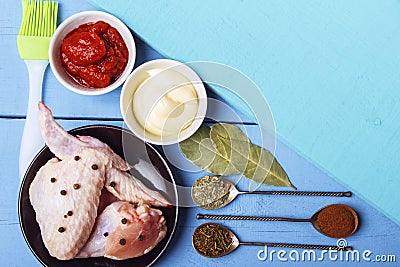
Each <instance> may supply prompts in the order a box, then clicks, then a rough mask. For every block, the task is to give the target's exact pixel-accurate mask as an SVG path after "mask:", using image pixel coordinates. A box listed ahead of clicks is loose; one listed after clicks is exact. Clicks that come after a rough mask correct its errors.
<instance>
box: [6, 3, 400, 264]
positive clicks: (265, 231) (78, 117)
mask: <svg viewBox="0 0 400 267" xmlns="http://www.w3.org/2000/svg"><path fill="white" fill-rule="evenodd" d="M1 3H2V4H3V6H4V8H5V11H4V13H3V14H10V15H9V16H3V17H2V19H1V20H0V40H1V44H2V48H3V49H4V50H6V51H9V53H0V84H1V85H2V86H1V87H0V129H1V131H0V151H1V152H2V153H0V170H1V172H0V180H1V182H2V184H3V190H2V193H1V194H0V203H1V204H0V262H1V264H0V266H21V267H25V266H39V265H40V264H39V263H38V261H37V260H36V259H35V258H34V256H33V255H32V253H31V252H30V251H29V248H28V246H27V245H26V243H25V241H24V239H23V237H22V234H21V231H20V227H19V224H18V213H17V204H18V191H19V177H18V152H19V142H20V138H21V135H22V129H23V124H24V116H25V112H26V103H27V95H26V93H27V86H28V77H27V73H26V67H25V65H24V64H23V62H22V61H21V60H20V59H19V57H18V53H17V51H16V35H17V32H18V28H19V23H20V22H19V20H20V13H21V10H20V3H19V1H2V2H1ZM60 9H61V14H60V19H61V20H62V19H64V18H66V17H67V16H69V15H71V14H73V13H76V12H78V11H81V10H90V9H95V8H94V7H92V6H91V5H89V4H88V3H86V2H82V1H78V0H69V1H67V0H65V1H60ZM11 14H12V15H11ZM135 40H136V41H137V44H138V55H139V59H138V61H140V62H145V61H148V60H151V59H153V58H159V57H161V56H160V54H159V53H157V52H156V51H154V50H152V49H151V48H150V47H149V46H147V45H146V44H145V43H143V42H140V40H139V39H138V38H136V39H135ZM119 92H120V90H117V91H115V92H114V93H111V94H108V95H105V96H103V97H93V98H91V97H84V96H80V95H75V94H72V93H70V92H69V91H67V90H66V89H64V88H63V87H62V86H61V85H60V84H59V83H58V82H57V81H56V80H55V78H54V76H53V74H52V73H51V70H50V69H48V70H47V73H46V80H45V82H44V94H45V101H46V103H47V104H48V105H49V106H50V107H51V108H52V109H53V110H54V112H55V114H56V116H57V117H59V118H63V119H59V120H58V121H59V122H60V124H61V125H62V126H63V127H65V128H66V129H72V128H75V127H78V126H83V125H88V124H111V125H117V126H123V123H122V121H121V119H120V118H121V116H120V114H119V104H118V103H119V99H118V97H119ZM221 113H222V112H221V110H219V109H216V110H215V114H214V115H215V116H217V117H219V118H221V119H223V120H229V116H228V115H227V114H221ZM107 118H108V120H107ZM110 119H111V120H110ZM245 129H246V130H247V131H248V134H249V136H250V138H251V139H252V140H253V141H254V142H256V143H257V142H259V141H260V140H258V139H257V138H256V136H257V131H258V126H257V125H247V126H245ZM276 156H277V158H278V160H279V161H280V163H281V164H282V166H283V167H284V168H285V169H286V171H287V173H288V174H289V176H290V178H291V181H292V182H293V183H294V184H295V185H296V186H297V187H298V188H299V189H300V190H317V189H318V190H337V191H342V190H346V188H344V187H343V186H342V185H340V184H339V183H337V182H336V181H335V180H334V179H332V178H331V177H329V176H328V175H326V174H325V173H324V172H322V171H321V170H319V169H318V168H317V167H315V166H314V165H313V164H310V163H309V162H308V161H307V160H305V159H304V158H303V157H301V156H299V155H298V154H297V153H295V152H294V151H293V150H292V149H290V148H288V147H287V146H286V145H284V144H282V143H281V142H278V143H277V149H276ZM172 171H173V173H174V176H175V178H176V180H177V182H178V184H180V185H182V186H190V185H192V183H193V182H194V181H195V180H196V178H198V177H199V176H201V175H202V174H203V173H189V172H182V171H180V170H178V169H176V168H172ZM238 187H239V189H240V190H246V189H247V187H248V180H246V179H242V180H240V182H239V183H238ZM260 189H264V190H270V189H274V188H271V187H267V186H263V187H261V188H260ZM332 203H345V204H349V205H351V206H352V207H354V208H355V209H356V210H357V211H358V212H359V215H360V219H361V225H360V229H359V231H357V232H356V234H355V235H353V236H351V237H349V238H347V241H348V244H349V245H351V246H353V247H354V248H355V249H358V250H359V251H361V252H362V251H364V250H366V249H369V250H371V251H372V252H373V254H372V256H371V258H372V257H374V256H375V255H378V254H381V255H387V254H394V255H397V262H398V261H399V260H400V259H399V257H400V248H399V244H400V237H399V236H400V227H399V226H398V225H397V224H395V223H393V222H392V221H390V220H389V219H388V218H386V217H385V216H384V215H383V214H382V213H380V212H378V211H377V210H376V209H374V208H373V207H371V206H370V205H369V204H367V203H366V202H364V201H363V200H362V199H360V198H359V197H358V196H357V195H356V196H354V197H352V198H350V199H336V198H314V197H313V198H298V197H269V196H240V197H238V198H237V199H236V200H235V202H233V203H232V204H230V205H228V206H227V207H225V208H223V209H221V210H218V211H215V212H212V213H215V214H237V215H264V216H265V215H267V216H288V217H299V218H303V217H304V218H307V217H310V216H311V215H312V214H313V213H314V212H315V211H316V210H318V209H319V208H321V207H323V206H325V205H329V204H332ZM197 213H205V212H204V210H202V209H200V208H182V209H181V214H180V219H179V222H178V228H177V231H176V234H175V236H174V238H173V240H172V243H171V245H170V246H169V248H168V249H167V250H166V252H165V254H164V255H163V257H161V258H160V259H159V261H157V263H156V264H155V265H156V266H243V265H255V266H263V265H269V266H287V263H285V262H280V261H279V260H277V258H276V255H275V258H274V260H273V261H272V262H271V261H270V259H267V260H266V261H265V262H262V261H259V260H258V259H257V252H258V251H259V249H260V248H258V247H244V246H242V247H239V248H238V250H237V251H235V252H234V253H232V254H231V255H229V256H226V257H223V258H220V259H208V258H204V257H201V256H199V255H198V254H197V253H196V252H195V251H194V250H193V248H192V246H191V235H192V233H193V231H194V229H195V228H196V227H197V226H198V225H200V224H201V223H203V222H205V221H197V220H196V219H195V215H196V214H197ZM222 224H224V225H226V226H228V227H230V228H231V229H232V230H233V231H234V232H235V233H236V234H237V235H238V236H239V238H240V239H241V240H242V241H269V242H294V243H315V244H333V245H334V244H335V243H336V240H335V239H332V238H327V237H325V236H322V235H320V234H319V233H317V232H316V231H315V230H314V229H313V228H312V226H311V225H310V224H293V223H286V222H245V221H226V222H222ZM286 251H287V252H289V250H286ZM300 252H301V251H300ZM366 264H367V263H366V262H362V261H361V262H354V263H346V266H347V265H349V266H365V265H366ZM291 265H296V266H344V265H345V263H341V262H340V260H336V262H332V261H330V260H329V259H328V258H325V260H324V261H323V262H311V263H310V262H291ZM371 265H378V264H377V263H375V264H371ZM382 265H383V266H398V264H396V263H385V264H382Z"/></svg>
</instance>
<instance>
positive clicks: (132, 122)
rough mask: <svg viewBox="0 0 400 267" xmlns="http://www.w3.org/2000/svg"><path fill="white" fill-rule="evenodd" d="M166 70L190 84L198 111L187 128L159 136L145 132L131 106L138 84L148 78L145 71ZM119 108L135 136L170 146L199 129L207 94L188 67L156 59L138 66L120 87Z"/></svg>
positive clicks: (205, 106) (175, 62) (204, 111)
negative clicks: (184, 78) (193, 89)
mask: <svg viewBox="0 0 400 267" xmlns="http://www.w3.org/2000/svg"><path fill="white" fill-rule="evenodd" d="M168 68H171V69H172V70H174V71H177V72H179V73H180V74H182V75H183V76H185V77H186V78H187V79H188V80H189V81H190V82H191V83H192V85H193V87H194V88H195V90H196V93H197V97H198V109H197V114H196V116H195V119H194V121H193V122H192V123H191V124H190V125H189V126H188V127H187V128H185V129H183V130H182V131H180V132H179V133H177V134H176V135H168V136H159V135H155V134H152V133H149V132H147V131H145V129H144V128H143V126H142V125H141V124H140V123H139V121H138V120H137V119H136V117H135V114H134V113H133V111H132V106H131V105H132V100H133V95H134V93H135V91H136V90H137V89H138V87H139V86H140V84H141V83H142V82H143V81H144V80H145V79H146V78H148V74H147V71H149V70H153V69H168ZM154 77H157V76H154ZM120 108H121V114H122V117H123V118H124V122H125V123H126V125H127V126H128V128H129V129H130V130H131V131H132V132H133V133H134V134H135V135H136V136H138V137H139V138H141V139H142V140H144V141H146V142H148V143H152V144H156V145H170V144H175V143H178V142H181V141H183V140H185V139H187V138H189V137H190V136H191V135H192V134H194V133H195V132H196V131H197V129H198V128H199V127H200V125H201V124H202V122H203V120H204V117H205V115H206V111H207V94H206V89H205V88H204V84H203V82H202V81H201V79H200V77H199V76H198V75H197V74H196V73H195V72H194V71H193V70H192V69H191V68H190V67H188V66H187V65H185V64H183V63H181V62H178V61H174V60H170V59H156V60H153V61H149V62H146V63H144V64H142V65H140V66H139V67H137V68H136V69H135V70H134V71H133V72H132V73H131V75H129V77H128V78H127V79H126V81H125V83H124V85H123V86H122V91H121V97H120Z"/></svg>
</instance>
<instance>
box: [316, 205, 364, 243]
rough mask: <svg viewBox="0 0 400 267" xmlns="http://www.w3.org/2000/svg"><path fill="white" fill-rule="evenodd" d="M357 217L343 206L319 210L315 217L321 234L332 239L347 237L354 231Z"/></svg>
mask: <svg viewBox="0 0 400 267" xmlns="http://www.w3.org/2000/svg"><path fill="white" fill-rule="evenodd" d="M356 216H357V215H356V214H354V213H353V211H352V210H351V209H350V208H349V207H347V206H345V205H339V204H338V205H332V206H331V207H330V208H329V209H325V210H321V212H320V213H319V214H318V217H317V224H318V227H319V228H320V229H321V231H322V232H323V233H325V234H326V235H328V236H330V237H334V238H344V237H348V236H350V235H351V234H353V232H354V231H355V228H356V226H357V225H356V224H357V217H356Z"/></svg>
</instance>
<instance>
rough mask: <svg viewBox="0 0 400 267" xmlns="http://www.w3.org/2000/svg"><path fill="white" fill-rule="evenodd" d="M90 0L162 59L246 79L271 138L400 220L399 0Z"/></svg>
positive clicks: (237, 103)
mask: <svg viewBox="0 0 400 267" xmlns="http://www.w3.org/2000/svg"><path fill="white" fill-rule="evenodd" d="M91 2H93V3H96V4H97V5H98V6H100V7H101V8H103V9H105V10H108V11H109V12H112V13H114V14H116V15H118V16H119V17H121V18H122V19H123V20H124V21H125V22H126V23H127V24H128V25H129V26H130V27H131V28H132V29H134V30H135V31H136V32H137V33H138V34H139V35H140V36H141V37H143V38H144V40H146V41H147V42H148V43H149V44H150V45H152V46H153V47H154V48H155V49H156V50H158V51H160V52H161V53H162V54H163V55H165V56H168V57H171V58H174V59H178V60H181V61H184V62H191V61H199V60H200V61H204V60H206V61H207V60H208V61H216V62H219V63H223V64H227V65H228V66H231V67H234V68H237V69H238V70H240V71H242V72H243V73H245V74H246V75H248V76H249V77H250V79H252V80H253V81H254V82H255V83H256V84H257V85H258V86H259V88H260V90H261V91H262V92H263V93H264V95H265V96H266V98H267V100H268V101H269V104H270V106H271V109H272V112H273V115H274V117H275V122H276V126H277V132H278V135H279V137H280V140H282V141H284V142H285V143H286V144H288V145H289V146H290V147H291V148H292V149H294V150H296V151H299V152H300V153H301V154H302V155H303V156H305V157H306V158H308V159H310V160H311V161H312V162H313V163H315V164H316V165H318V166H320V168H321V169H323V170H325V171H326V172H327V173H330V174H331V175H332V176H333V177H334V178H336V179H338V180H339V181H340V182H341V183H342V184H344V185H346V186H347V187H348V188H351V189H352V190H353V191H355V192H358V193H359V194H360V195H361V196H362V197H363V198H364V199H366V200H367V201H369V203H371V204H372V205H374V206H375V207H377V208H379V209H380V210H381V211H383V212H384V213H385V214H387V215H388V216H390V217H391V218H392V219H393V220H395V221H397V223H400V209H399V207H398V204H397V203H399V202H400V194H398V193H397V189H398V188H399V187H400V180H399V179H397V176H398V172H399V166H398V162H399V161H400V154H399V153H398V151H399V150H400V135H399V134H398V133H399V130H400V124H399V118H400V105H399V100H400V91H399V90H398V88H399V87H400V75H399V70H400V53H399V47H400V15H399V11H400V2H399V1H397V0H386V1H381V0H353V1H347V0H329V1H326V0H317V1H309V0H300V1H299V0H286V1H262V0H259V1H231V0H222V1H212V0H206V1H196V2H194V1H183V2H182V1H176V0H175V1H169V0H164V1H158V2H157V4H154V3H152V2H151V1H129V2H126V1H124V0H114V1H108V0H91ZM203 78H204V77H203ZM216 90H217V91H218V92H219V93H220V94H221V95H222V96H223V97H224V99H225V100H226V101H228V102H229V103H231V104H233V105H235V106H237V107H238V108H239V109H240V110H242V111H243V112H244V113H246V114H249V109H248V107H246V106H245V105H244V104H243V103H242V102H240V101H237V98H232V95H230V94H227V93H226V92H225V91H221V90H218V89H216ZM257 115H259V116H260V115H262V114H257Z"/></svg>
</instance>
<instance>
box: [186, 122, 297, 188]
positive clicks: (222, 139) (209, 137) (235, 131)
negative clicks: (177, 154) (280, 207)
mask: <svg viewBox="0 0 400 267" xmlns="http://www.w3.org/2000/svg"><path fill="white" fill-rule="evenodd" d="M179 145H180V148H181V150H182V152H183V154H184V155H185V156H186V157H187V158H188V159H189V160H190V161H192V162H193V164H195V165H196V166H198V167H200V168H202V169H204V170H206V171H208V172H211V173H214V174H218V175H232V174H239V173H242V174H243V175H244V176H245V177H247V178H249V179H251V180H253V181H255V182H257V183H263V184H268V185H273V186H290V187H292V188H294V189H296V187H294V186H293V185H292V183H291V182H290V180H289V177H288V175H287V174H286V172H285V170H284V169H283V168H282V166H281V165H280V164H279V162H278V161H277V160H276V158H275V157H274V156H273V155H272V154H271V153H270V152H269V151H268V150H266V149H263V148H261V147H259V146H256V145H254V144H252V143H251V141H250V140H249V139H248V137H247V136H246V135H245V134H244V133H243V132H242V131H241V130H240V129H239V128H238V127H236V126H233V125H231V124H227V123H216V124H214V125H213V126H212V127H211V128H209V127H205V126H202V127H201V128H200V129H199V130H198V131H197V132H196V133H195V134H194V135H193V136H191V137H190V138H189V139H186V140H185V141H182V142H180V143H179Z"/></svg>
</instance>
